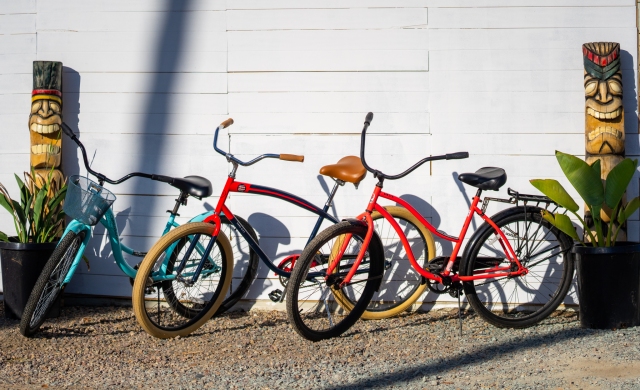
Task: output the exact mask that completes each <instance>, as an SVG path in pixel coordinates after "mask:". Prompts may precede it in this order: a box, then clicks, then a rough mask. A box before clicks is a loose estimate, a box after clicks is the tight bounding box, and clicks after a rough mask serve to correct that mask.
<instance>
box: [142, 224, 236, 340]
mask: <svg viewBox="0 0 640 390" xmlns="http://www.w3.org/2000/svg"><path fill="white" fill-rule="evenodd" d="M214 229H215V225H213V224H210V223H204V222H194V223H188V224H185V225H183V226H180V227H178V228H176V229H174V230H172V231H170V232H169V233H167V234H166V235H164V236H162V237H161V238H160V240H159V241H158V242H157V243H156V244H155V245H154V246H153V247H152V248H151V249H150V250H149V252H148V253H147V255H146V256H145V257H144V259H143V260H142V263H140V268H139V269H138V274H137V275H136V279H135V282H134V283H133V293H132V294H133V296H132V301H133V310H134V313H135V316H136V319H137V320H138V323H139V324H140V325H141V326H142V327H143V328H144V330H145V331H147V333H149V334H151V335H152V336H155V337H158V338H169V337H176V336H186V335H188V334H190V333H191V332H193V331H195V330H196V329H198V328H199V327H200V326H202V325H203V324H204V323H205V322H206V321H207V320H208V319H209V318H211V316H213V314H214V313H215V312H216V310H217V309H218V307H220V305H221V304H222V301H223V300H224V297H225V293H226V291H227V289H228V288H229V282H230V280H231V275H232V267H233V258H232V257H231V245H230V244H229V240H228V239H227V237H226V236H225V235H224V233H222V231H221V232H220V233H219V234H218V236H217V237H215V236H213V232H214ZM207 252H208V255H207ZM198 268H200V272H199V275H198V276H197V278H196V279H195V280H194V279H193V278H194V276H195V275H196V274H197V273H198Z"/></svg>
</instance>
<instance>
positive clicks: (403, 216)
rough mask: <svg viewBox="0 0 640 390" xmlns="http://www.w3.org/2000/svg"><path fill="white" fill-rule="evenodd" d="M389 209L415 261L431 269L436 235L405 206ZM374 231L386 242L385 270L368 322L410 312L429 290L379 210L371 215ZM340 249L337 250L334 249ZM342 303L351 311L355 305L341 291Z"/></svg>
mask: <svg viewBox="0 0 640 390" xmlns="http://www.w3.org/2000/svg"><path fill="white" fill-rule="evenodd" d="M385 209H386V210H387V211H388V212H389V214H391V216H392V217H393V219H394V220H395V221H396V222H397V223H398V225H400V228H401V229H402V232H403V233H404V235H405V236H406V237H407V241H408V242H409V245H410V246H411V251H412V252H413V255H414V258H415V259H416V261H417V263H418V264H419V265H420V266H421V267H422V268H427V264H428V262H429V260H430V259H432V258H433V257H434V256H435V253H436V252H435V242H434V240H433V235H432V234H431V232H430V231H429V229H427V228H426V227H425V226H424V225H423V224H422V223H421V222H420V221H419V220H418V219H417V218H416V217H415V216H414V215H413V214H411V213H410V212H409V210H407V209H405V208H404V207H397V206H387V207H385ZM371 217H372V218H373V223H374V229H375V231H376V233H378V236H379V237H380V239H381V240H382V245H383V247H384V257H385V271H384V277H383V279H382V284H381V286H380V289H379V290H378V291H376V292H375V293H374V294H373V297H372V298H371V302H370V303H369V305H368V306H367V309H366V310H365V311H364V313H362V318H363V319H367V320H375V319H383V318H389V317H393V316H396V315H398V314H400V313H402V312H404V311H405V310H407V309H409V307H411V305H413V304H414V303H415V302H416V301H417V300H418V298H419V297H420V296H421V295H422V293H423V292H424V290H425V289H426V287H427V284H426V280H425V279H424V278H423V277H422V275H420V274H419V273H418V272H417V271H416V270H415V269H414V268H413V266H412V265H411V263H410V261H409V257H408V256H407V252H406V250H405V248H404V246H403V245H402V242H401V241H400V237H399V236H398V233H397V232H396V231H395V229H394V228H393V226H391V224H390V223H389V221H387V220H386V219H385V218H383V217H382V214H380V213H378V212H377V211H376V212H374V213H372V214H371ZM334 250H337V248H334ZM335 297H336V300H337V301H338V303H339V304H340V305H341V306H343V307H344V308H346V309H347V310H351V309H352V308H353V306H354V305H355V302H353V301H351V300H350V299H349V295H348V294H345V293H343V292H342V291H340V290H337V291H335Z"/></svg>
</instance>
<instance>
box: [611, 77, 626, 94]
mask: <svg viewBox="0 0 640 390" xmlns="http://www.w3.org/2000/svg"><path fill="white" fill-rule="evenodd" d="M607 84H608V85H607V86H608V87H609V93H610V94H612V95H622V83H621V80H618V79H617V78H616V77H615V76H614V77H612V78H610V79H609V80H607Z"/></svg>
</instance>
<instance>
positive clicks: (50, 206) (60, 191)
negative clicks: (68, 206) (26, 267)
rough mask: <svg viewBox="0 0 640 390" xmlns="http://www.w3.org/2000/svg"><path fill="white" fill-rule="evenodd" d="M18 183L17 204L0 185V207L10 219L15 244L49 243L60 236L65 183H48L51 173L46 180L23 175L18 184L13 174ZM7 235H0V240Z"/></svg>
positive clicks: (18, 179)
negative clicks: (18, 199) (13, 227)
mask: <svg viewBox="0 0 640 390" xmlns="http://www.w3.org/2000/svg"><path fill="white" fill-rule="evenodd" d="M14 176H15V178H16V182H17V183H18V190H19V192H20V201H16V200H14V199H12V198H11V196H10V195H9V192H8V191H7V189H6V188H5V186H4V185H2V184H1V183H0V206H2V207H4V209H5V210H7V211H8V212H9V214H11V216H12V217H13V223H14V226H15V229H16V235H17V237H18V241H19V242H22V243H45V242H52V241H54V240H55V239H56V238H58V237H59V236H60V233H62V224H63V223H64V215H65V214H64V211H63V210H62V203H63V201H64V197H65V195H66V193H67V185H66V183H63V184H59V183H57V182H56V181H55V180H52V172H49V174H48V175H47V177H46V178H43V177H42V176H37V175H36V173H35V172H34V171H33V170H32V171H31V173H27V172H25V173H24V178H25V180H24V181H22V180H21V179H20V177H18V175H14ZM8 240H9V238H8V237H7V234H5V233H3V232H0V241H8Z"/></svg>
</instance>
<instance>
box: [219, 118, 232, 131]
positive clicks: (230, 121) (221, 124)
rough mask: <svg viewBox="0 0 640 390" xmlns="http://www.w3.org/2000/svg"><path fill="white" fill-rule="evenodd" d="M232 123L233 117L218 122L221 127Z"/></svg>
mask: <svg viewBox="0 0 640 390" xmlns="http://www.w3.org/2000/svg"><path fill="white" fill-rule="evenodd" d="M232 124H233V119H231V118H229V119H227V120H226V121H224V122H222V123H220V126H221V127H222V128H223V129H226V128H227V127H229V126H231V125H232Z"/></svg>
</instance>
